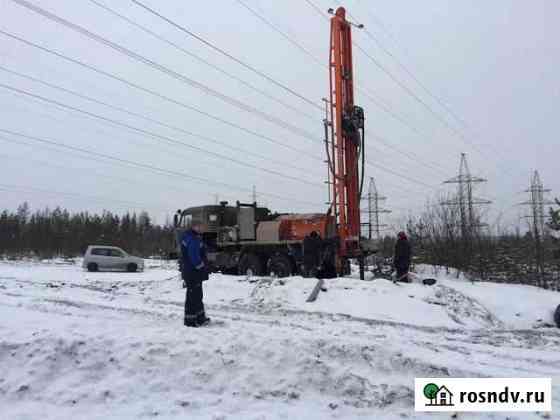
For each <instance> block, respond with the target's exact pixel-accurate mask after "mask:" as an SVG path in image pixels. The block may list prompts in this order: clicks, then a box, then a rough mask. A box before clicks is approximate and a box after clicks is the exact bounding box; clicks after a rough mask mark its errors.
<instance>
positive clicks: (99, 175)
mask: <svg viewBox="0 0 560 420" xmlns="http://www.w3.org/2000/svg"><path fill="white" fill-rule="evenodd" d="M0 141H5V142H8V143H16V144H24V145H28V146H31V145H30V144H29V143H25V142H18V141H13V140H11V139H7V138H5V137H3V136H0ZM78 156H79V155H78ZM0 157H4V158H8V159H10V160H12V159H19V160H22V161H24V162H25V163H28V164H29V163H31V164H33V165H43V166H48V167H51V168H56V169H58V170H64V171H67V170H73V171H76V172H79V173H80V176H84V175H95V179H99V178H105V179H110V180H112V181H117V182H124V183H126V184H127V185H133V184H136V185H141V186H142V187H146V186H152V187H154V188H158V189H166V190H171V191H176V192H180V193H182V194H184V193H189V194H193V191H191V190H186V189H184V188H176V187H174V185H173V184H161V183H160V184H158V183H146V181H144V180H142V182H141V183H140V182H138V180H136V179H131V178H125V177H120V176H114V175H108V174H106V173H105V172H101V171H96V170H95V169H87V170H84V169H83V168H77V167H71V166H62V165H56V164H53V163H52V162H47V161H44V160H40V159H33V158H29V156H27V155H26V156H13V155H6V154H0ZM79 157H80V158H83V156H79ZM102 162H105V161H102ZM105 163H107V162H105Z"/></svg>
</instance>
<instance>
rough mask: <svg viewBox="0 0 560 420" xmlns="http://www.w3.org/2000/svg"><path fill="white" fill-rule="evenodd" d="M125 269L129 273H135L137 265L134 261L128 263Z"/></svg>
mask: <svg viewBox="0 0 560 420" xmlns="http://www.w3.org/2000/svg"><path fill="white" fill-rule="evenodd" d="M126 271H128V272H129V273H136V271H138V266H137V265H136V264H134V263H130V264H128V265H127V266H126Z"/></svg>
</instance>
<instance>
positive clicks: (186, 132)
mask: <svg viewBox="0 0 560 420" xmlns="http://www.w3.org/2000/svg"><path fill="white" fill-rule="evenodd" d="M0 70H1V71H5V72H7V73H10V74H14V75H16V76H19V77H21V78H24V79H27V80H31V81H33V82H35V83H39V84H41V85H44V86H48V87H50V88H52V89H56V90H59V91H61V92H65V93H68V94H70V95H72V96H76V97H78V98H81V99H85V100H87V101H90V102H93V103H96V104H99V105H103V106H105V107H107V108H110V109H114V110H116V111H119V112H123V113H125V114H128V115H132V116H134V117H137V118H140V119H143V120H145V121H149V122H152V123H154V124H157V125H159V126H162V127H165V128H169V129H172V130H175V131H178V132H180V133H183V134H186V135H189V136H192V137H195V138H199V139H201V140H204V141H208V142H210V143H214V144H217V145H219V146H221V147H225V148H228V149H230V150H233V151H237V152H241V153H243V154H245V155H249V156H255V157H258V158H260V159H264V160H266V161H267V162H273V163H276V164H279V165H282V166H285V167H289V168H292V169H296V170H298V171H301V172H305V173H306V174H309V172H310V170H309V168H302V167H299V166H296V165H292V164H291V163H288V162H283V161H278V160H275V159H273V158H271V157H269V156H265V155H261V154H259V153H255V152H253V151H250V150H247V149H243V148H240V147H236V146H233V145H231V144H228V143H226V142H222V141H219V140H216V139H213V138H210V137H207V136H203V135H201V134H195V133H193V132H191V131H188V130H185V129H182V128H180V127H177V126H173V125H170V124H167V123H163V122H161V121H158V120H156V119H154V118H151V117H147V116H145V115H142V114H139V113H136V112H133V111H130V110H128V109H125V108H122V107H118V106H116V105H111V104H109V103H107V102H103V101H100V100H98V99H95V98H92V97H91V96H87V95H83V94H81V93H78V92H76V91H73V90H70V89H66V88H64V87H62V86H59V85H55V84H53V83H49V82H46V81H44V80H41V79H38V78H36V77H33V76H29V75H26V74H23V73H20V72H17V71H14V70H10V69H8V68H6V67H4V66H2V65H0Z"/></svg>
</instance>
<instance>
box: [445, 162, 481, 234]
mask: <svg viewBox="0 0 560 420" xmlns="http://www.w3.org/2000/svg"><path fill="white" fill-rule="evenodd" d="M483 182H487V180H486V179H484V178H480V177H477V176H473V175H471V172H470V169H469V164H468V162H467V155H466V154H465V153H461V163H460V165H459V175H457V176H456V177H454V178H451V179H448V180H447V181H444V184H457V197H456V198H455V199H453V200H448V201H444V202H443V203H442V204H443V205H446V206H458V207H459V218H460V224H461V236H462V237H463V238H467V237H469V236H470V235H471V234H472V233H473V231H476V230H478V229H480V228H481V227H484V226H486V225H485V224H484V223H481V222H480V218H479V216H478V215H477V213H476V210H475V207H476V206H481V205H485V204H491V203H492V202H491V201H490V200H485V199H481V198H476V197H474V196H473V190H474V186H475V184H480V183H483Z"/></svg>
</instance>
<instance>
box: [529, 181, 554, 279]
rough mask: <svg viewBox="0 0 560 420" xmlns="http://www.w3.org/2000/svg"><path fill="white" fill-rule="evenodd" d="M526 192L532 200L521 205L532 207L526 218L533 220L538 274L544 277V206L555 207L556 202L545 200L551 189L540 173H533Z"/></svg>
mask: <svg viewBox="0 0 560 420" xmlns="http://www.w3.org/2000/svg"><path fill="white" fill-rule="evenodd" d="M525 192H526V193H529V196H530V199H529V201H525V202H523V203H521V205H525V206H530V209H531V214H529V215H527V216H525V217H526V218H528V219H530V220H531V233H532V234H533V238H534V240H535V255H536V263H537V264H536V265H537V272H538V273H539V275H541V276H542V274H544V247H543V238H544V236H545V234H546V223H545V219H546V217H545V214H544V206H546V205H553V204H554V202H553V201H552V200H548V199H545V193H548V192H550V189H547V188H544V186H543V183H542V181H541V177H540V175H539V171H535V172H534V173H533V177H532V178H531V186H530V187H529V189H527V190H525Z"/></svg>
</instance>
